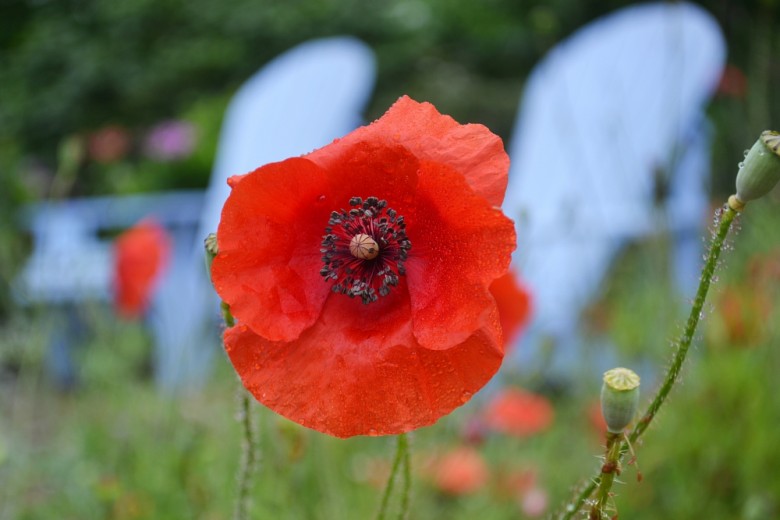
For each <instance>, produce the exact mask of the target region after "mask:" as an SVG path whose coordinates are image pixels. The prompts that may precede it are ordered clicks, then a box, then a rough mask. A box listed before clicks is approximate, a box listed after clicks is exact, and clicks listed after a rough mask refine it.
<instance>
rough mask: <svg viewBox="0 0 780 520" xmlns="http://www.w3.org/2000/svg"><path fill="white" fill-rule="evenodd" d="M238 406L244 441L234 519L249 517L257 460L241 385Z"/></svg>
mask: <svg viewBox="0 0 780 520" xmlns="http://www.w3.org/2000/svg"><path fill="white" fill-rule="evenodd" d="M240 392H241V394H240V401H241V403H240V408H239V419H240V420H241V426H242V427H243V433H244V443H243V455H242V457H241V467H240V468H239V470H238V478H237V479H238V496H237V497H236V508H235V512H234V513H233V518H234V519H235V520H246V519H247V518H249V516H248V512H249V488H250V486H251V483H252V471H253V470H254V468H255V463H256V462H257V452H256V451H255V438H254V437H255V436H254V431H253V428H252V417H251V415H250V413H249V411H250V410H249V406H250V404H251V402H250V399H249V393H248V392H246V391H245V390H244V389H243V387H242V388H241V389H240Z"/></svg>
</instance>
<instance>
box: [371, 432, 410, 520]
mask: <svg viewBox="0 0 780 520" xmlns="http://www.w3.org/2000/svg"><path fill="white" fill-rule="evenodd" d="M402 463H403V465H404V479H405V482H404V492H403V493H404V496H403V497H402V507H401V516H400V518H403V517H404V516H405V515H406V509H407V508H408V500H409V490H408V488H409V482H410V478H409V444H408V442H407V439H406V434H405V433H402V434H400V435H398V447H397V448H396V451H395V459H393V467H392V468H391V469H390V477H389V478H388V479H387V485H386V486H385V491H384V493H383V494H382V502H381V503H380V505H379V513H377V515H376V520H385V518H386V517H387V506H388V504H389V503H390V495H391V494H392V493H393V487H394V486H395V478H396V475H398V468H400V467H401V464H402Z"/></svg>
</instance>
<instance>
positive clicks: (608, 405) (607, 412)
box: [601, 368, 639, 433]
mask: <svg viewBox="0 0 780 520" xmlns="http://www.w3.org/2000/svg"><path fill="white" fill-rule="evenodd" d="M638 406H639V376H638V375H636V373H635V372H634V371H633V370H630V369H628V368H613V369H612V370H607V371H606V372H604V384H603V385H602V387H601V413H602V414H604V420H605V421H606V422H607V430H608V431H609V432H610V433H620V432H622V431H623V429H624V428H625V427H626V426H628V425H629V423H631V421H632V420H633V419H634V416H635V415H636V410H637V407H638Z"/></svg>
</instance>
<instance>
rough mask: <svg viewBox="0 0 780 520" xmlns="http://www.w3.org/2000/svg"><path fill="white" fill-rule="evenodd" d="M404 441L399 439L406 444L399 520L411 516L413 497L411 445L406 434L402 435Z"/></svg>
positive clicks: (399, 440)
mask: <svg viewBox="0 0 780 520" xmlns="http://www.w3.org/2000/svg"><path fill="white" fill-rule="evenodd" d="M402 437H403V439H398V442H399V443H401V442H403V443H404V447H403V460H402V461H401V463H402V464H403V472H404V473H403V478H404V480H403V483H404V487H403V491H402V493H401V511H400V512H399V513H398V520H405V519H406V517H407V516H408V515H409V497H410V495H411V490H412V465H411V461H410V460H409V459H410V456H409V445H408V440H407V438H406V434H403V435H402Z"/></svg>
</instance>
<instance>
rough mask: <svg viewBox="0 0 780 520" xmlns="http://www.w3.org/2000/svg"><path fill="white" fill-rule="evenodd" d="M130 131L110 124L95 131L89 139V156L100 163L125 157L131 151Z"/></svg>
mask: <svg viewBox="0 0 780 520" xmlns="http://www.w3.org/2000/svg"><path fill="white" fill-rule="evenodd" d="M130 145H131V138H130V133H129V132H128V131H127V130H125V129H124V128H123V127H121V126H119V125H109V126H105V127H103V128H101V129H100V130H97V131H96V132H93V133H92V134H90V135H89V138H88V140H87V148H88V150H89V156H90V158H91V159H93V160H94V161H97V162H100V163H113V162H117V161H119V160H121V159H123V158H124V157H125V156H126V155H127V153H128V152H129V151H130Z"/></svg>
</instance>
